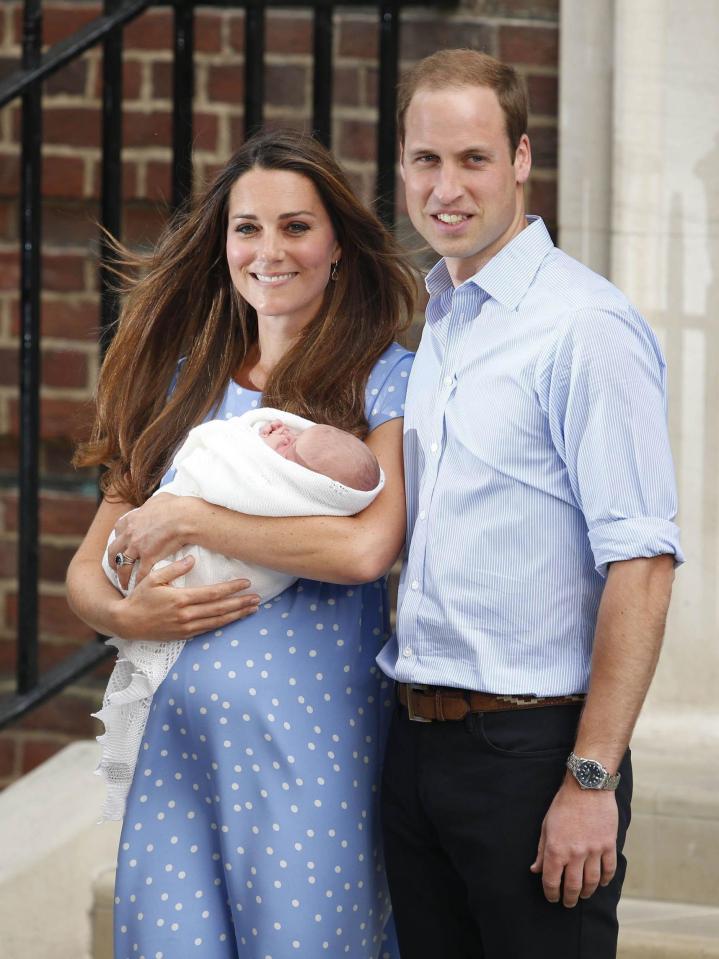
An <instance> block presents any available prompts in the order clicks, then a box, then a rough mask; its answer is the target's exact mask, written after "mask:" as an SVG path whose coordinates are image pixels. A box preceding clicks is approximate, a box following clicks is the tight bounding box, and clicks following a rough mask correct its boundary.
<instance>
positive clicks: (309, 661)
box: [115, 344, 412, 959]
mask: <svg viewBox="0 0 719 959" xmlns="http://www.w3.org/2000/svg"><path fill="white" fill-rule="evenodd" d="M411 361H412V356H411V354H409V353H408V352H407V351H406V350H404V349H403V348H402V347H400V346H398V345H396V344H395V345H393V346H391V347H390V348H389V349H388V350H387V351H386V352H385V353H384V355H383V356H382V357H381V358H380V359H379V361H378V362H377V364H376V365H375V367H374V369H373V371H372V373H371V376H370V378H369V381H368V384H367V406H366V410H367V416H368V420H369V423H370V430H372V429H374V428H376V427H377V426H379V425H381V424H382V423H384V422H387V421H388V420H391V419H394V418H396V417H401V416H402V415H403V409H404V397H405V391H406V385H407V377H408V374H409V370H410V367H411ZM259 403H260V395H259V394H258V393H255V392H253V391H251V390H247V389H242V388H240V387H239V386H237V384H235V383H234V382H233V383H231V384H230V385H229V387H228V389H227V392H226V394H225V397H224V399H223V402H222V405H221V406H220V408H219V409H218V410H217V413H216V416H217V417H230V416H237V415H240V414H241V413H244V412H246V411H247V410H248V409H251V408H253V407H256V406H257V405H259ZM387 631H388V609H387V596H386V589H385V583H384V581H379V582H376V583H371V584H368V585H365V586H355V587H347V586H337V585H334V584H329V583H319V582H315V581H313V580H306V579H305V580H298V581H297V583H295V585H294V586H291V587H290V588H289V589H287V590H285V592H283V593H282V594H281V595H280V596H278V597H277V598H276V599H274V600H273V601H272V602H269V603H266V604H265V605H264V606H262V607H261V608H260V610H259V611H258V612H257V613H256V614H255V615H253V616H250V617H248V618H247V619H244V620H241V621H239V622H236V623H232V624H231V625H229V626H227V627H225V628H224V629H222V630H217V631H216V632H214V633H206V634H203V635H202V636H197V637H196V638H194V639H193V640H192V641H190V642H188V643H187V644H186V645H185V647H184V649H183V651H182V653H181V655H180V657H179V658H178V660H177V662H176V663H175V666H174V668H173V670H172V672H171V673H170V675H168V677H167V678H166V679H165V681H164V682H163V683H162V685H161V686H160V688H159V690H158V691H157V693H156V695H155V699H154V702H153V705H152V710H151V713H150V717H149V719H148V723H147V727H146V730H145V736H144V739H143V742H142V745H141V748H140V755H139V757H138V762H137V767H136V771H135V779H134V781H133V785H132V789H131V791H130V795H129V797H128V803H127V811H126V814H125V821H124V824H123V831H122V837H121V840H120V851H119V857H118V870H117V881H116V889H115V959H189V957H193V959H200V957H202V959H238V957H242V959H288V957H291V956H293V955H298V956H303V957H312V959H317V957H319V956H322V955H327V956H331V957H343V956H349V957H352V959H360V957H362V959H380V957H382V959H384V957H386V959H397V957H398V951H397V947H396V943H395V940H394V933H393V930H392V924H391V922H390V923H389V924H388V917H389V911H390V907H389V900H388V893H387V885H386V880H385V874H384V867H383V863H382V853H381V848H380V831H379V822H378V788H379V780H380V762H381V757H382V749H383V736H384V730H385V729H386V727H387V725H388V722H389V715H390V709H391V698H392V697H391V689H390V686H389V683H388V681H387V680H386V678H385V677H383V675H382V673H381V672H380V670H379V668H378V667H377V665H376V663H375V656H376V655H377V653H378V652H379V650H380V649H381V647H382V645H383V643H384V642H385V640H386V638H387Z"/></svg>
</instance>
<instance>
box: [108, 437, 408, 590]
mask: <svg viewBox="0 0 719 959" xmlns="http://www.w3.org/2000/svg"><path fill="white" fill-rule="evenodd" d="M367 445H368V446H369V447H370V449H371V450H372V452H373V453H374V454H375V456H376V457H377V459H378V460H379V463H380V466H381V467H382V469H383V471H384V474H385V486H384V489H383V490H382V492H381V493H380V494H379V496H378V497H377V499H376V500H375V501H374V502H373V503H372V504H371V505H370V506H368V507H367V509H365V510H363V511H362V512H361V513H358V514H357V515H356V516H302V517H294V516H289V517H284V516H282V517H275V516H270V517H265V516H261V517H258V516H248V515H246V514H244V513H236V512H234V511H233V510H228V509H223V508H222V507H220V506H214V505H212V504H209V503H206V502H205V501H204V500H199V499H195V498H192V497H174V496H169V495H168V496H155V497H152V499H150V500H148V502H147V503H145V505H144V506H142V507H141V509H139V510H136V511H134V512H133V513H132V514H130V515H129V516H127V517H125V518H123V519H122V520H121V521H120V522H119V523H117V524H116V527H115V532H116V535H117V540H116V542H115V544H113V549H115V548H117V549H120V550H122V551H123V552H126V553H129V555H130V556H139V557H140V567H139V570H138V577H137V579H138V582H140V581H141V579H142V577H144V576H146V575H147V572H148V570H149V569H150V568H151V567H152V565H153V563H155V562H156V561H157V560H158V559H159V558H160V557H161V556H164V555H167V554H168V553H172V552H176V551H177V550H178V549H181V548H182V547H183V546H185V545H187V544H188V543H192V544H197V545H199V546H204V547H205V548H207V549H211V550H215V551H216V552H219V553H224V554H225V555H226V556H232V557H235V558H237V559H242V560H244V561H245V562H248V563H257V564H258V565H260V566H267V567H269V568H270V569H278V570H281V571H283V572H288V573H293V574H294V575H297V576H302V577H306V578H308V579H317V580H321V581H323V582H333V583H348V584H351V583H366V582H371V581H372V580H375V579H377V578H378V577H379V576H381V575H382V574H383V573H385V572H386V571H387V570H388V569H389V568H390V566H391V565H392V563H393V562H394V561H395V559H396V558H397V556H398V554H399V552H400V550H401V548H402V545H403V542H404V535H405V502H404V469H403V462H402V420H401V419H393V420H390V421H389V422H387V423H383V424H382V425H381V426H378V427H377V429H375V430H373V431H372V433H370V435H369V436H368V438H367ZM125 578H126V579H128V578H129V575H128V573H127V571H125Z"/></svg>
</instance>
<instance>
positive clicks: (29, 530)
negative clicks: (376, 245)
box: [0, 0, 454, 728]
mask: <svg viewBox="0 0 719 959" xmlns="http://www.w3.org/2000/svg"><path fill="white" fill-rule="evenodd" d="M453 4H454V0H434V3H433V5H434V6H435V7H450V6H453ZM423 5H426V0H379V7H378V9H379V15H380V22H379V40H380V44H379V46H380V68H379V131H378V139H377V211H378V214H379V215H380V216H381V217H382V219H383V220H384V221H385V222H386V223H387V224H389V225H392V223H393V222H394V208H395V139H396V130H395V116H394V114H395V105H396V94H395V90H396V82H397V60H398V54H399V25H400V16H399V15H400V9H401V8H402V7H407V6H423ZM159 6H172V7H173V8H174V81H173V97H174V101H173V139H172V153H173V163H172V206H173V208H174V209H178V208H180V207H182V206H183V205H184V204H185V203H186V202H187V201H188V199H189V197H190V195H191V192H192V136H193V117H192V99H193V92H194V71H193V53H194V13H195V10H196V9H197V8H199V7H205V6H212V7H215V8H226V9H230V8H241V9H244V11H245V65H244V69H245V135H246V136H248V135H249V134H250V133H252V132H254V130H256V129H258V128H259V127H261V125H262V121H263V106H264V50H265V11H266V10H267V9H268V8H270V7H280V8H288V7H290V8H304V9H308V8H309V9H312V10H313V11H314V20H313V57H314V63H313V99H312V111H313V112H312V123H313V131H314V135H315V136H317V138H318V139H320V140H321V141H322V142H324V143H325V144H327V145H328V146H329V145H330V142H331V137H332V110H331V104H332V41H333V16H334V11H335V9H336V6H342V7H362V8H363V9H366V8H367V6H368V3H367V0H343V2H342V3H341V4H336V3H335V0H241V2H238V0H103V12H102V15H101V16H98V17H97V18H95V19H94V20H92V21H91V22H90V23H87V24H86V25H85V26H83V27H82V28H80V29H79V30H77V31H76V32H75V33H74V34H73V35H72V36H70V37H67V38H66V39H64V40H62V41H60V42H59V43H56V44H54V45H53V46H52V47H50V49H48V50H47V51H46V52H45V53H42V50H41V42H42V41H41V36H42V31H41V26H42V0H24V11H23V46H22V49H23V53H22V67H21V69H19V70H17V71H15V72H14V73H12V74H11V75H9V76H8V77H6V78H5V79H3V80H2V81H0V107H2V106H4V105H5V104H7V103H9V102H10V101H12V100H14V99H16V98H18V97H22V107H23V111H22V163H21V166H22V183H21V204H20V208H21V221H22V222H21V231H20V232H21V247H22V250H21V280H20V287H21V290H20V293H21V304H20V316H21V344H20V498H19V511H20V518H19V537H18V539H19V543H18V548H19V601H18V640H17V693H16V694H14V695H11V696H9V697H5V698H4V699H1V700H0V728H2V727H3V726H5V725H7V724H8V723H10V722H12V721H14V720H16V719H18V718H19V717H21V716H22V715H23V714H24V713H26V712H27V711H28V710H29V709H32V708H34V707H36V706H38V705H40V704H41V703H42V702H44V701H45V700H46V699H48V698H49V697H50V696H52V695H54V694H55V693H57V692H59V691H60V690H62V689H63V688H64V687H65V686H66V685H68V684H69V683H71V682H73V681H74V680H75V679H77V678H79V677H80V676H81V675H83V674H84V673H86V672H87V671H88V670H90V669H92V668H93V667H94V666H95V665H97V664H98V663H99V662H100V661H101V660H102V659H103V658H104V657H106V656H107V655H109V650H108V649H107V648H106V647H105V646H104V645H102V644H101V643H98V642H90V643H88V644H87V645H86V646H85V647H83V648H81V649H79V650H78V651H77V652H76V653H75V654H73V655H71V656H69V657H68V658H67V659H66V660H65V661H64V662H62V663H60V664H59V665H58V666H55V667H54V668H52V669H51V670H49V671H47V672H46V673H45V674H44V675H42V676H40V675H39V666H38V588H37V583H38V570H39V556H38V544H39V526H38V506H39V455H38V451H39V421H40V322H39V321H40V291H41V258H40V253H41V242H40V241H41V212H42V206H41V200H42V189H41V187H42V184H41V173H42V170H41V147H42V110H41V93H42V82H43V81H44V80H46V79H47V78H48V77H50V76H52V74H54V73H55V72H57V71H58V70H59V69H61V68H62V67H64V66H66V65H67V64H68V63H70V62H71V61H72V60H74V59H76V58H77V57H79V56H81V55H82V54H83V53H85V52H86V51H87V50H89V49H90V48H91V47H93V46H96V45H98V44H102V47H103V54H104V56H103V94H102V185H101V224H102V226H103V227H104V229H105V230H106V231H107V233H108V234H110V235H112V236H116V237H120V236H121V234H122V52H123V27H124V26H125V25H127V24H128V23H129V22H130V21H132V20H133V19H135V18H136V17H138V16H139V15H140V14H142V13H144V12H145V11H146V10H147V9H149V8H150V7H159ZM113 256H114V253H113V249H112V245H111V244H110V243H109V242H108V240H107V238H106V234H105V233H103V234H102V235H101V237H100V314H101V317H100V319H101V324H100V325H101V332H100V350H101V352H103V353H104V351H105V350H106V349H107V346H108V345H109V343H110V340H111V338H112V334H113V331H114V328H115V322H116V320H117V316H118V310H119V300H118V295H117V293H116V291H115V289H114V284H113V282H112V272H111V268H112V264H113Z"/></svg>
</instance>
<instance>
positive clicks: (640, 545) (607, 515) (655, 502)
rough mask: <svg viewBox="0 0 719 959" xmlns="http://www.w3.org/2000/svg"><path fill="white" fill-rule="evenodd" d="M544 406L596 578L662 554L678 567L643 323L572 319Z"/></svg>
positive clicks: (661, 397) (665, 450) (662, 380)
mask: <svg viewBox="0 0 719 959" xmlns="http://www.w3.org/2000/svg"><path fill="white" fill-rule="evenodd" d="M548 405H549V408H548V414H549V427H550V431H551V434H552V439H553V442H554V445H555V447H556V449H557V451H558V453H559V455H560V457H561V458H562V460H563V462H564V463H565V465H566V468H567V473H568V477H569V483H570V486H571V490H572V493H573V494H574V497H575V499H576V503H577V506H578V508H579V509H580V510H581V512H582V513H583V515H584V518H585V521H586V524H587V534H588V537H589V543H590V546H591V549H592V553H593V555H594V561H595V566H596V569H597V572H598V573H600V575H602V576H606V571H607V565H608V564H609V563H612V562H615V561H618V560H627V559H635V558H637V557H650V556H659V555H661V554H665V553H668V554H673V555H674V557H675V561H676V563H677V564H679V563H682V562H683V561H684V556H683V554H682V551H681V546H680V543H679V529H678V527H677V526H676V525H675V524H674V522H673V520H674V517H675V515H676V512H677V493H676V484H675V480H674V465H673V462H672V455H671V450H670V447H669V436H668V431H667V422H666V364H665V362H664V357H663V356H662V352H661V349H660V347H659V344H658V343H657V340H656V337H655V336H654V334H653V332H652V331H651V329H650V328H649V326H648V325H647V324H646V322H645V321H644V319H643V318H642V317H641V316H640V315H639V314H638V313H637V312H636V311H635V310H633V309H632V308H631V307H630V306H629V305H628V304H627V305H626V308H619V307H616V306H611V307H606V308H594V309H587V310H582V311H581V312H577V313H575V314H573V315H572V316H571V317H570V318H569V319H568V321H567V323H566V324H565V325H564V326H563V328H562V331H561V334H560V336H559V338H558V340H557V341H556V343H555V352H554V357H553V363H552V373H551V383H550V390H549V404H548Z"/></svg>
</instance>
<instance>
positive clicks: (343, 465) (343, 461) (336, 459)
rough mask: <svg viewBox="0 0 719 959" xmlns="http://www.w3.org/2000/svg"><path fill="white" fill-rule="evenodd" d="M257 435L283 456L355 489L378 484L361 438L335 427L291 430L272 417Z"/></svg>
mask: <svg viewBox="0 0 719 959" xmlns="http://www.w3.org/2000/svg"><path fill="white" fill-rule="evenodd" d="M260 436H261V437H262V439H263V440H264V441H265V443H267V445H268V446H270V447H271V448H272V449H273V450H275V451H276V452H277V453H279V454H280V456H283V457H284V458H285V459H288V460H291V461H292V462H293V463H298V464H299V465H300V466H304V467H305V468H306V469H309V470H312V471H313V472H314V473H322V474H324V475H325V476H329V478H330V479H333V480H336V481H337V482H338V483H342V485H343V486H348V487H350V489H356V490H363V491H368V490H373V489H374V488H375V487H376V486H377V484H378V483H379V475H380V474H379V463H378V462H377V457H376V456H375V455H374V453H372V451H371V450H370V449H369V447H367V446H365V444H364V443H363V442H362V440H359V439H357V437H356V436H353V435H352V434H351V433H347V432H345V430H339V429H337V427H335V426H309V427H308V428H307V429H306V430H301V431H300V430H294V429H291V428H290V427H289V426H285V425H284V423H282V422H281V421H280V420H273V421H272V422H271V423H268V424H267V425H266V426H263V427H262V429H261V430H260Z"/></svg>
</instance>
